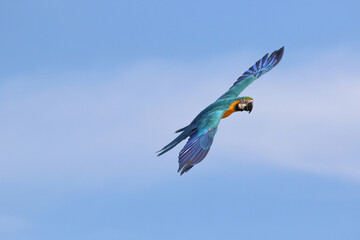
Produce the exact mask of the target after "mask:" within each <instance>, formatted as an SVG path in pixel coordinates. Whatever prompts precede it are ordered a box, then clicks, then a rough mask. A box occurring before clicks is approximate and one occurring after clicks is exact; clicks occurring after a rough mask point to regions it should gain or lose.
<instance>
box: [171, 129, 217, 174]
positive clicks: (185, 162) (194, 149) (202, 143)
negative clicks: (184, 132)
mask: <svg viewBox="0 0 360 240" xmlns="http://www.w3.org/2000/svg"><path fill="white" fill-rule="evenodd" d="M216 131H217V127H214V128H212V129H209V130H207V131H206V132H204V133H201V134H200V135H199V134H198V132H195V133H193V134H192V135H191V136H190V138H189V140H188V142H187V143H186V144H185V146H184V148H183V149H182V150H181V151H180V153H179V169H178V172H180V171H181V172H180V175H182V174H184V173H185V172H187V171H189V170H190V169H191V168H192V167H193V166H194V165H195V164H198V163H199V162H201V161H202V160H203V159H204V158H205V157H206V155H207V153H208V152H209V150H210V147H211V145H212V143H213V140H214V137H215V134H216Z"/></svg>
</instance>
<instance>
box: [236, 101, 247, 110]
mask: <svg viewBox="0 0 360 240" xmlns="http://www.w3.org/2000/svg"><path fill="white" fill-rule="evenodd" d="M238 106H239V109H241V110H244V109H245V107H246V104H245V103H239V104H238Z"/></svg>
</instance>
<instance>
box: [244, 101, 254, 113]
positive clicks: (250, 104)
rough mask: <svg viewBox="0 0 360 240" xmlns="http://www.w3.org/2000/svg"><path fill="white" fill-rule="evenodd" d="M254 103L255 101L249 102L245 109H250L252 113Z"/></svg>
mask: <svg viewBox="0 0 360 240" xmlns="http://www.w3.org/2000/svg"><path fill="white" fill-rule="evenodd" d="M253 107H254V105H253V102H249V103H248V104H247V105H246V107H245V108H244V110H245V111H248V112H249V114H250V113H251V111H252V109H253Z"/></svg>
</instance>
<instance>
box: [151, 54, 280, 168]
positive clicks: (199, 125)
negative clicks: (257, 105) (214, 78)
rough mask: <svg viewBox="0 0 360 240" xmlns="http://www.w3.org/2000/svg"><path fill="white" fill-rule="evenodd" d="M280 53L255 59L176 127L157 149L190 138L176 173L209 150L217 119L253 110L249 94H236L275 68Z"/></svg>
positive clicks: (164, 150) (165, 148)
mask: <svg viewBox="0 0 360 240" xmlns="http://www.w3.org/2000/svg"><path fill="white" fill-rule="evenodd" d="M283 53H284V47H282V48H280V49H279V50H276V51H274V52H273V53H271V55H270V56H269V54H266V55H265V56H264V57H263V58H261V59H260V60H259V61H257V62H256V63H255V64H254V65H253V66H252V67H251V68H249V69H248V70H247V71H246V72H244V73H243V75H241V76H240V77H239V78H238V79H237V81H236V82H235V83H234V84H233V85H232V86H231V88H230V89H229V90H228V91H227V92H225V93H224V94H223V95H221V97H220V98H218V99H217V100H216V101H215V102H214V103H212V104H210V105H209V106H208V107H206V108H205V109H204V110H202V111H201V112H200V113H199V114H198V115H197V116H196V117H195V118H194V120H193V121H192V122H191V123H190V124H189V125H188V126H186V127H184V128H181V129H179V130H177V131H176V132H175V133H181V134H180V135H179V136H178V137H177V138H175V139H174V140H173V141H172V142H170V143H169V144H168V145H166V146H165V147H163V148H162V149H161V150H160V151H158V152H157V153H158V156H160V155H162V154H164V153H166V152H167V151H169V150H171V149H173V148H174V147H175V146H176V145H178V144H179V143H180V142H181V141H183V140H185V139H186V138H188V137H189V140H188V141H187V143H186V144H185V146H184V148H183V149H182V150H181V151H180V153H179V161H178V162H179V169H178V172H180V175H182V174H184V173H185V172H187V171H189V170H190V169H191V168H192V167H193V166H194V165H196V164H198V163H199V162H201V161H202V160H203V159H204V158H205V157H206V155H207V154H208V152H209V150H210V147H211V144H212V143H213V140H214V137H215V134H216V131H217V128H218V125H219V123H220V120H221V119H223V118H226V117H228V116H230V115H231V114H232V113H234V112H238V111H240V112H242V111H247V112H249V113H250V112H251V111H252V109H253V101H254V100H253V99H252V98H251V97H238V96H239V94H240V93H241V92H242V91H243V90H244V89H245V88H246V87H247V86H249V85H250V84H251V83H252V82H253V81H255V80H256V79H258V78H259V77H261V76H262V75H263V74H265V73H267V72H269V71H270V70H271V69H272V68H273V67H275V66H276V65H277V64H278V63H279V62H280V60H281V58H282V56H283Z"/></svg>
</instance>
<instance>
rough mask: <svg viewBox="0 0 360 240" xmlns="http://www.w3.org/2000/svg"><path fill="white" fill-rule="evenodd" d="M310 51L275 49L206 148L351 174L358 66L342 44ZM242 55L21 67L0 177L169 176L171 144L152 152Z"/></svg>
mask: <svg viewBox="0 0 360 240" xmlns="http://www.w3.org/2000/svg"><path fill="white" fill-rule="evenodd" d="M248 55H251V54H248ZM315 55H316V54H314V53H311V57H312V59H309V57H310V53H305V54H304V56H296V57H297V58H298V59H296V57H289V59H290V60H286V59H287V58H286V57H287V56H286V55H285V58H284V61H283V63H282V64H280V65H279V66H278V67H277V68H276V69H275V70H273V71H272V72H271V73H269V74H267V75H265V76H263V77H262V78H261V79H260V80H258V81H257V82H255V83H254V84H253V85H252V86H251V87H249V89H247V90H246V91H245V92H244V93H243V94H244V95H248V96H252V97H254V98H255V108H254V112H253V113H251V114H250V115H246V114H235V115H234V116H232V117H231V118H228V119H225V120H224V121H223V122H222V123H221V125H220V130H219V131H218V135H217V137H216V140H215V144H214V146H215V147H214V148H213V149H212V150H211V152H210V154H209V158H216V157H219V156H225V157H222V160H221V161H226V162H228V163H229V164H235V162H237V161H247V160H246V159H251V160H252V161H254V159H255V162H256V163H257V164H270V165H276V166H280V167H290V168H296V169H302V170H306V171H312V172H317V173H321V174H331V175H339V176H344V177H351V178H356V179H360V164H359V163H358V161H357V159H359V154H358V151H357V149H356V148H357V146H356V141H357V140H358V139H357V138H358V137H359V136H360V128H359V127H360V111H359V110H358V107H357V103H358V102H360V96H359V94H358V93H359V92H360V83H359V81H358V76H359V73H360V72H359V70H358V69H357V68H355V67H351V66H357V65H358V64H359V61H358V60H357V59H356V58H355V56H356V54H355V53H352V52H351V51H348V50H339V51H338V52H335V53H332V54H330V55H326V56H321V57H315ZM318 55H320V54H318ZM239 59H246V62H245V61H243V60H241V62H240V63H239ZM303 59H307V61H302V60H303ZM250 60H251V61H250ZM250 60H248V57H244V55H243V54H239V55H234V56H224V57H221V58H218V59H210V60H207V61H198V62H192V63H176V62H164V61H144V62H142V63H139V64H137V65H135V66H132V67H130V68H128V69H124V68H121V69H114V70H112V71H107V72H85V73H75V74H71V73H70V74H54V75H51V74H50V75H44V76H36V77H34V76H24V77H21V78H19V79H16V80H13V81H11V82H12V83H11V84H3V88H2V90H1V93H2V96H3V97H2V98H1V102H0V107H1V108H0V114H1V116H2V119H1V129H0V130H1V132H2V134H1V137H0V146H1V147H0V148H1V151H0V163H1V165H2V168H1V169H0V175H1V178H2V179H3V180H10V181H12V180H19V181H22V180H28V179H33V180H36V179H47V180H56V179H64V180H66V179H67V180H68V179H72V180H74V179H76V180H78V181H87V180H89V179H98V178H101V179H106V178H112V177H117V178H122V177H124V179H128V177H131V178H136V177H137V176H139V175H145V176H149V175H151V176H154V175H156V176H164V175H168V172H174V171H175V168H176V160H177V159H176V157H177V150H175V151H173V152H170V153H169V158H172V161H170V160H169V161H168V160H166V161H163V160H159V159H158V158H156V157H155V154H154V152H155V151H156V150H158V149H159V148H160V147H162V146H163V145H164V144H166V143H167V142H168V141H170V140H171V138H172V137H175V135H173V134H172V131H174V130H176V129H178V128H180V127H183V126H184V125H186V124H188V123H189V122H190V121H191V120H192V118H193V117H195V115H196V114H197V113H198V112H199V111H200V110H201V109H202V108H203V107H205V106H206V105H208V104H209V103H211V102H212V101H214V100H215V99H216V98H217V97H218V96H219V95H221V93H222V92H224V91H226V90H227V88H228V87H230V85H231V84H232V82H233V81H234V80H235V79H236V77H237V76H238V75H239V74H241V73H242V72H243V71H245V70H246V68H247V67H249V66H250V65H251V64H252V63H253V62H254V59H253V55H252V57H251V59H250ZM349 62H350V63H349ZM47 79H53V80H54V79H55V81H53V82H51V83H49V82H48V81H47ZM8 82H10V81H7V83H8ZM5 83H6V81H5ZM6 93H7V94H6ZM9 93H12V94H9ZM214 162H215V160H214V161H212V163H209V164H210V166H211V167H217V165H216V163H214ZM174 174H175V172H174ZM124 181H125V180H124Z"/></svg>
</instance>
